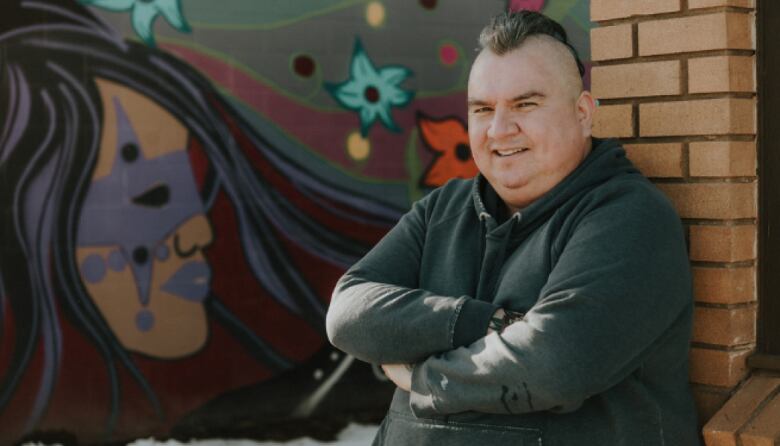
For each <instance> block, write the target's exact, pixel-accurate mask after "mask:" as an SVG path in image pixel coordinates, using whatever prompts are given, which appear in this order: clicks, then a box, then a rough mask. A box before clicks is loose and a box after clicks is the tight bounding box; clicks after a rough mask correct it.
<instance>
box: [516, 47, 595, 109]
mask: <svg viewBox="0 0 780 446" xmlns="http://www.w3.org/2000/svg"><path fill="white" fill-rule="evenodd" d="M525 45H538V46H540V47H541V48H542V50H543V51H545V52H546V54H547V60H549V61H550V63H552V64H553V65H554V66H556V72H557V73H558V74H559V76H558V79H559V80H560V82H561V87H562V88H564V89H565V90H567V91H569V92H571V96H572V100H577V98H578V97H579V96H580V93H582V90H583V89H584V86H583V83H582V77H580V72H579V70H578V68H577V62H576V60H575V59H574V56H573V55H572V53H571V51H570V50H569V48H567V47H566V45H564V44H562V43H561V42H559V41H558V40H556V39H554V38H552V37H550V36H547V35H544V34H536V35H533V36H530V37H529V38H527V39H526V40H525V41H524V42H523V45H522V46H525Z"/></svg>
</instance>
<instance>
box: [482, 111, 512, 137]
mask: <svg viewBox="0 0 780 446" xmlns="http://www.w3.org/2000/svg"><path fill="white" fill-rule="evenodd" d="M519 131H520V125H519V124H518V123H517V122H516V121H515V120H514V119H512V114H511V113H509V112H508V111H507V110H504V109H500V108H499V109H496V111H495V112H494V113H493V119H492V120H491V122H490V127H489V128H488V133H487V136H488V137H489V138H491V139H501V138H503V137H505V136H509V135H513V134H515V133H517V132H519Z"/></svg>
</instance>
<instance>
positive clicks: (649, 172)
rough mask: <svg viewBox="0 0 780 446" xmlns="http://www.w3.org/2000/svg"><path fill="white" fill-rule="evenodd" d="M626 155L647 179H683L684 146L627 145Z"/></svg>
mask: <svg viewBox="0 0 780 446" xmlns="http://www.w3.org/2000/svg"><path fill="white" fill-rule="evenodd" d="M624 147H625V149H626V155H627V156H628V158H629V159H630V160H631V161H632V162H633V163H634V165H636V167H637V168H638V169H639V170H640V171H641V172H642V174H644V175H645V176H646V177H656V178H659V177H666V178H668V177H681V176H682V174H683V170H682V144H681V143H670V144H627V145H625V146H624Z"/></svg>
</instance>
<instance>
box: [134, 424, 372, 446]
mask: <svg viewBox="0 0 780 446" xmlns="http://www.w3.org/2000/svg"><path fill="white" fill-rule="evenodd" d="M378 428H379V426H376V425H363V424H355V423H352V424H350V425H348V426H347V427H345V428H344V430H342V431H341V432H340V433H339V435H338V438H337V439H336V441H331V442H324V441H318V440H314V439H312V438H309V437H304V438H298V439H295V440H289V441H286V442H282V443H280V442H276V441H252V440H197V441H191V442H187V443H179V442H178V441H173V440H170V441H166V442H159V441H155V440H154V439H151V438H150V439H146V440H136V441H134V442H132V443H130V444H129V445H128V446H182V445H191V446H320V445H324V446H366V445H370V444H371V440H373V439H374V435H375V434H376V431H377V429H378Z"/></svg>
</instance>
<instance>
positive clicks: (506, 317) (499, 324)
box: [487, 308, 525, 334]
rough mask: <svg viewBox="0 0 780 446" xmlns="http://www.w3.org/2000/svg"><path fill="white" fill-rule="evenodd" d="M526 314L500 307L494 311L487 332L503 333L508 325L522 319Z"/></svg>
mask: <svg viewBox="0 0 780 446" xmlns="http://www.w3.org/2000/svg"><path fill="white" fill-rule="evenodd" d="M524 316H525V313H520V312H519V311H510V310H507V311H504V309H503V308H499V309H498V310H496V312H495V313H493V317H491V318H490V322H489V323H488V329H487V334H490V333H494V332H499V333H501V332H502V331H504V329H505V328H506V327H508V326H510V325H512V324H514V323H515V322H517V321H520V320H522V319H523V317H524Z"/></svg>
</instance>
